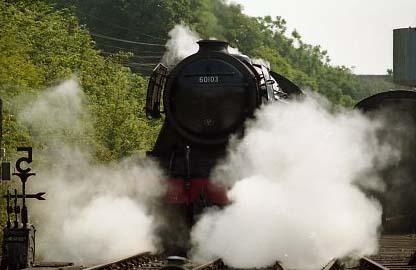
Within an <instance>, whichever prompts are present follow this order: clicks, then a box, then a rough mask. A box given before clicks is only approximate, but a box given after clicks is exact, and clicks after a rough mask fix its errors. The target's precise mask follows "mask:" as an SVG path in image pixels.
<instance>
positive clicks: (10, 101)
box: [0, 1, 157, 161]
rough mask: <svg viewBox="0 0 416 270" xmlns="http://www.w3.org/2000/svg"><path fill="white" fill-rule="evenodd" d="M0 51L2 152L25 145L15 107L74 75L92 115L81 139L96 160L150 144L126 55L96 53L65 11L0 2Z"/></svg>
mask: <svg viewBox="0 0 416 270" xmlns="http://www.w3.org/2000/svg"><path fill="white" fill-rule="evenodd" d="M0 49H1V51H2V53H1V54H0V79H1V83H0V94H1V97H2V99H3V100H4V101H5V122H4V125H5V133H4V141H5V145H6V146H7V148H8V150H9V151H12V150H13V149H15V147H16V146H18V145H22V144H32V142H31V131H30V129H28V128H25V127H23V126H21V125H19V124H18V123H17V121H16V117H15V116H14V114H15V113H16V112H17V111H18V110H19V107H21V106H25V104H24V103H25V102H27V100H28V99H31V98H34V97H35V96H36V95H37V94H39V93H40V92H41V91H42V90H43V89H45V88H47V87H50V86H53V85H56V84H57V83H59V82H61V81H62V80H65V79H68V78H71V77H72V76H73V75H75V76H77V77H78V79H79V81H80V83H81V85H82V88H83V90H84V92H85V93H86V95H87V97H88V102H87V104H88V110H89V111H90V113H91V114H92V116H93V119H94V123H93V125H94V130H95V132H94V133H90V134H86V135H85V136H86V137H87V138H86V141H85V143H87V144H89V145H90V146H92V147H93V149H94V151H95V153H96V156H97V158H98V159H99V160H103V161H105V160H113V159H119V158H121V157H124V156H126V155H128V154H131V153H133V152H138V151H145V150H146V149H149V148H150V145H151V143H152V140H154V137H155V136H154V133H155V132H157V124H156V126H155V124H150V123H148V122H147V120H145V116H144V113H143V107H144V99H145V84H146V81H145V79H144V78H143V77H141V76H140V75H139V74H134V73H132V72H130V70H129V69H128V68H126V67H123V65H122V63H121V62H122V60H123V57H125V56H120V57H110V58H104V57H102V56H101V55H100V53H99V51H98V50H97V49H96V48H95V44H94V41H93V40H92V39H91V37H90V35H89V33H88V31H87V30H85V29H84V28H83V27H81V26H80V25H79V23H78V18H77V17H76V16H75V15H74V14H73V12H71V11H70V10H67V9H61V10H54V9H52V8H51V7H50V6H49V5H47V4H45V3H44V2H43V1H16V2H14V3H13V4H9V3H6V2H1V3H0ZM153 127H154V128H153Z"/></svg>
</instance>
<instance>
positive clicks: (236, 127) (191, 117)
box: [146, 40, 301, 222]
mask: <svg viewBox="0 0 416 270" xmlns="http://www.w3.org/2000/svg"><path fill="white" fill-rule="evenodd" d="M198 44H199V51H198V52H197V53H196V54H193V55H191V56H189V57H187V58H185V59H184V60H182V61H181V62H180V63H178V64H177V65H176V66H175V67H174V68H173V69H172V70H168V68H167V67H165V66H163V65H162V64H159V65H158V66H157V67H156V68H155V70H154V71H153V74H152V76H151V78H150V80H149V86H148V92H147V100H146V115H147V117H148V118H151V119H154V118H160V117H161V113H162V112H163V113H164V114H165V118H164V122H163V126H162V128H161V130H160V133H159V136H158V138H157V140H156V143H155V145H154V147H153V149H152V150H151V151H150V152H148V155H149V156H151V157H152V158H154V159H156V160H157V161H158V162H159V164H160V166H161V167H162V168H163V169H164V170H165V173H166V175H167V178H168V179H167V182H168V186H169V188H168V192H167V195H166V198H165V202H166V203H167V204H168V205H170V206H176V208H177V209H182V211H183V212H184V214H185V216H186V217H187V218H188V219H189V221H190V222H192V219H193V217H194V216H195V214H197V213H199V212H200V211H201V209H203V208H204V207H207V206H212V205H219V206H221V205H225V204H226V203H227V197H226V190H225V189H224V188H222V187H220V186H218V185H216V184H214V183H212V182H211V181H210V180H209V176H210V172H211V170H212V168H213V167H214V166H215V165H216V163H217V162H218V161H219V160H220V159H221V158H223V157H224V155H225V151H226V145H227V142H228V139H229V138H230V135H232V134H236V135H237V136H238V135H241V134H242V133H243V131H244V122H245V121H246V119H248V118H250V117H253V114H254V112H255V110H256V109H257V108H259V107H260V106H261V105H263V104H267V103H272V102H285V101H286V100H288V99H289V98H291V97H294V96H298V95H300V94H301V90H300V89H299V87H297V86H296V85H295V84H294V83H292V82H291V81H289V80H288V79H286V78H285V77H283V76H281V75H279V74H278V73H275V72H273V71H270V70H269V69H268V68H267V67H265V66H263V65H259V64H253V62H252V60H251V59H250V58H249V57H247V56H245V55H236V54H230V53H229V52H228V43H226V42H223V41H217V40H201V41H199V42H198Z"/></svg>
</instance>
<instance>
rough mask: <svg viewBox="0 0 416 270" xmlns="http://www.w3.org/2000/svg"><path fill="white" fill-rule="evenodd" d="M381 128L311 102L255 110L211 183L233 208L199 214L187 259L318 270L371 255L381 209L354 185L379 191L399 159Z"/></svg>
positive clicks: (347, 112)
mask: <svg viewBox="0 0 416 270" xmlns="http://www.w3.org/2000/svg"><path fill="white" fill-rule="evenodd" d="M380 127H381V123H380V122H378V121H370V120H368V119H366V118H365V117H364V116H362V115H360V114H359V113H358V112H353V111H338V112H335V113H330V112H329V109H328V108H325V106H322V104H320V102H317V101H316V99H312V98H307V99H305V100H304V101H299V102H294V103H290V104H273V105H270V106H266V107H264V108H262V109H261V110H259V111H258V112H257V114H256V119H255V120H253V121H251V122H250V123H248V127H247V132H246V136H245V137H244V138H243V139H242V140H241V141H236V140H235V141H234V142H233V143H232V144H231V147H230V150H229V154H228V158H227V160H226V161H225V162H223V164H222V165H220V166H219V167H218V168H217V170H216V171H215V173H214V175H213V178H214V179H216V180H217V181H218V182H220V183H222V184H223V185H225V186H228V187H231V189H230V191H229V193H228V195H229V198H230V199H231V204H230V205H229V206H227V207H225V208H224V209H223V210H219V209H209V210H208V211H206V213H205V214H203V215H202V216H201V218H200V219H199V221H198V223H197V224H196V226H195V227H194V229H193V231H192V242H193V246H194V248H193V251H192V255H193V257H194V259H196V260H202V261H203V260H207V259H212V258H216V257H221V258H223V260H224V262H225V263H226V264H227V265H229V266H232V267H241V268H251V267H264V266H269V265H272V264H274V263H275V262H276V261H281V262H283V264H284V265H285V266H286V267H289V268H315V269H317V268H318V267H322V266H324V265H325V264H326V263H327V262H328V261H329V260H330V259H331V258H341V257H344V256H352V255H364V254H372V253H374V252H376V251H377V238H378V228H379V226H380V223H381V207H380V205H379V203H378V202H377V201H375V200H374V199H372V198H369V197H367V196H366V195H365V194H364V193H363V192H362V191H361V190H360V188H359V187H358V185H357V183H359V184H362V185H365V186H366V187H380V185H381V183H380V180H379V179H378V177H377V175H376V171H377V169H379V168H381V167H384V166H386V165H387V164H388V163H389V162H395V161H396V160H397V157H398V153H397V151H396V150H395V149H392V148H391V147H390V146H389V145H387V144H381V143H380V142H379V141H378V140H377V137H376V133H377V130H378V129H379V128H380Z"/></svg>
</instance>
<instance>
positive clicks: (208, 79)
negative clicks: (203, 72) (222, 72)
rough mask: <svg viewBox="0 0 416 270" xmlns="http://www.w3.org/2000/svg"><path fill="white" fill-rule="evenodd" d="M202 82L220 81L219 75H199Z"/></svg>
mask: <svg viewBox="0 0 416 270" xmlns="http://www.w3.org/2000/svg"><path fill="white" fill-rule="evenodd" d="M199 82H200V83H218V82H219V78H218V76H201V77H199Z"/></svg>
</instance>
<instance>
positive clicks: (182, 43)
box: [162, 24, 200, 66]
mask: <svg viewBox="0 0 416 270" xmlns="http://www.w3.org/2000/svg"><path fill="white" fill-rule="evenodd" d="M169 37H170V39H169V40H168V42H167V43H166V48H167V50H166V53H165V55H164V56H163V58H162V63H163V64H165V65H167V66H174V65H176V64H177V63H179V62H180V61H181V60H182V59H184V58H186V57H188V56H190V55H192V54H194V53H196V52H198V44H197V43H196V42H197V41H198V40H200V37H199V36H198V34H196V33H195V32H193V31H192V30H191V29H190V28H189V27H188V26H186V25H181V24H178V25H175V27H174V28H173V29H172V30H170V32H169Z"/></svg>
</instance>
